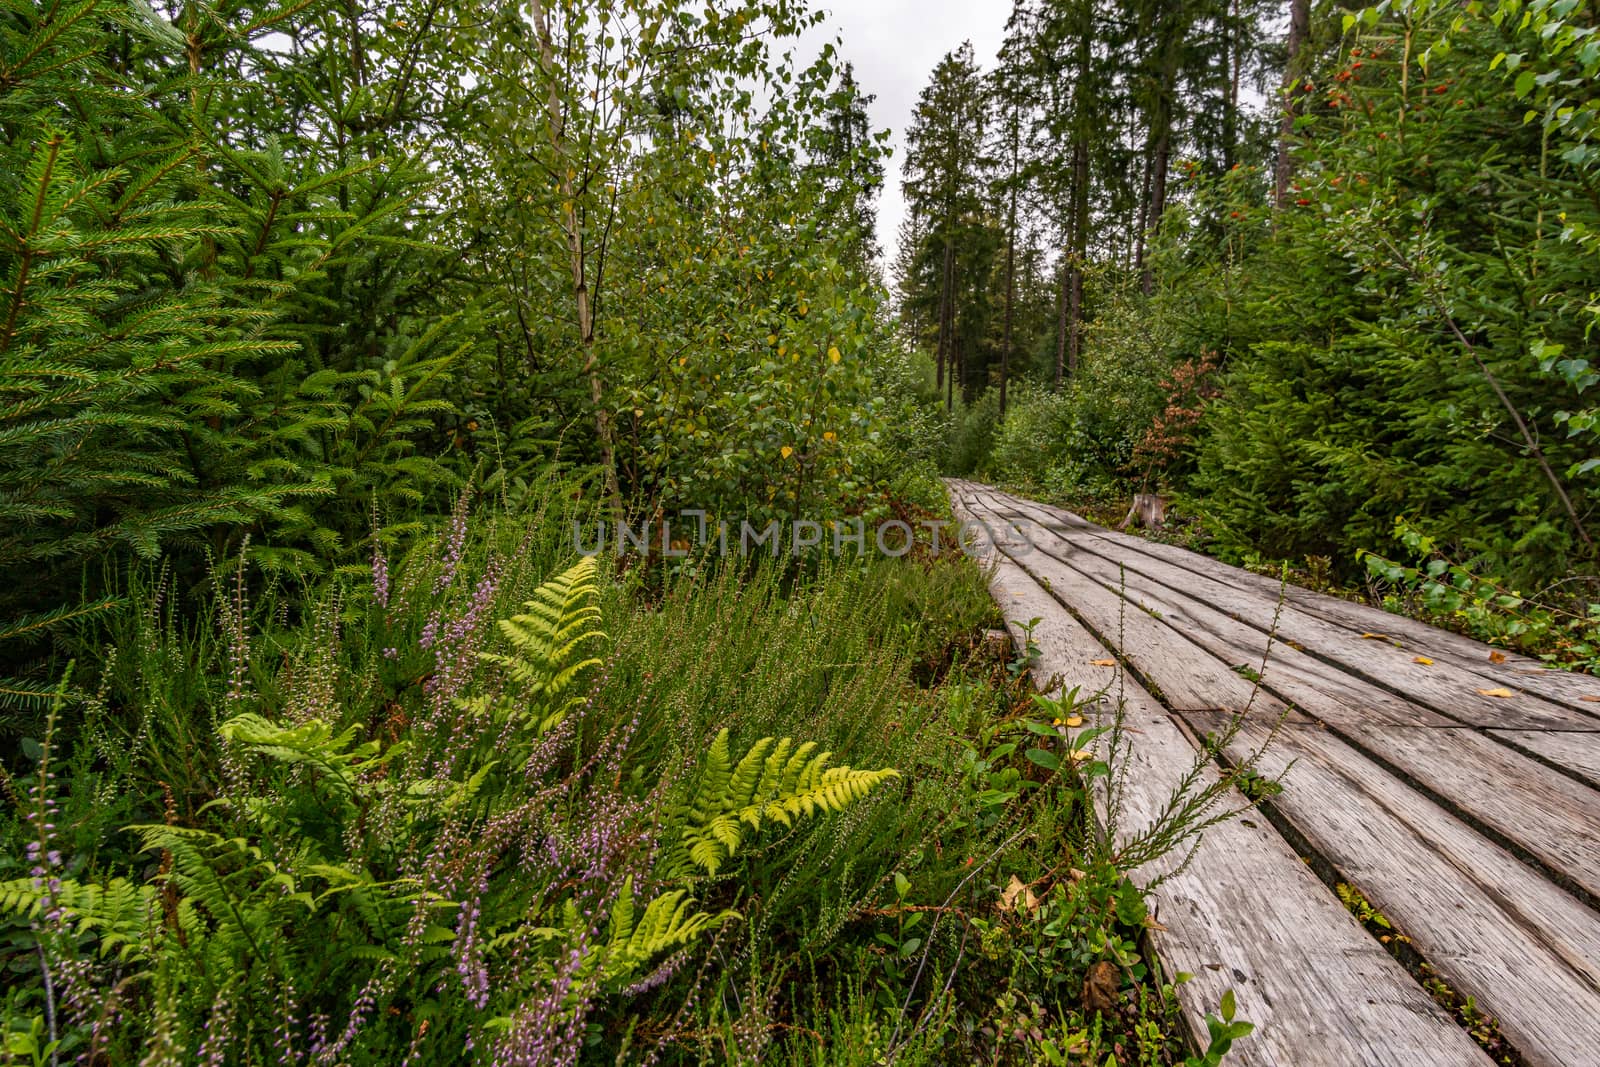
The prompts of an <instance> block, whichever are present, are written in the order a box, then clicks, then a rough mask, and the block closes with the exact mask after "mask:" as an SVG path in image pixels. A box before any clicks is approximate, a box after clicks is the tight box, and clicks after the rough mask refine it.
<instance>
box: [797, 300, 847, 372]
mask: <svg viewBox="0 0 1600 1067" xmlns="http://www.w3.org/2000/svg"><path fill="white" fill-rule="evenodd" d="M800 314H802V315H804V314H805V310H804V309H801V311H800ZM828 362H829V363H837V362H839V350H838V349H837V348H833V347H832V346H830V347H829V348H828Z"/></svg>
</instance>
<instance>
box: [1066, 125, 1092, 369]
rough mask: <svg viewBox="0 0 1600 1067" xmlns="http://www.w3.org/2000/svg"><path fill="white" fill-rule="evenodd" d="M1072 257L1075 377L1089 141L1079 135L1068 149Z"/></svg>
mask: <svg viewBox="0 0 1600 1067" xmlns="http://www.w3.org/2000/svg"><path fill="white" fill-rule="evenodd" d="M1072 156H1073V158H1072V169H1073V179H1072V196H1073V205H1072V258H1071V260H1069V261H1068V263H1067V269H1068V270H1069V271H1070V272H1071V276H1070V278H1069V287H1068V290H1067V372H1068V373H1069V374H1071V375H1072V376H1074V377H1076V376H1077V373H1078V357H1079V356H1081V355H1082V354H1083V272H1084V269H1085V268H1086V267H1087V266H1088V265H1089V142H1088V139H1087V137H1086V136H1085V137H1080V138H1079V139H1078V143H1077V144H1076V145H1074V146H1073V150H1072Z"/></svg>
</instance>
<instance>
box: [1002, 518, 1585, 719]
mask: <svg viewBox="0 0 1600 1067" xmlns="http://www.w3.org/2000/svg"><path fill="white" fill-rule="evenodd" d="M980 499H982V498H980ZM984 507H986V508H987V509H988V510H989V511H990V513H992V514H995V515H1000V516H1004V515H1007V514H1013V515H1018V516H1022V517H1025V518H1031V519H1033V521H1035V522H1037V521H1039V516H1040V515H1041V514H1042V512H1041V509H1039V508H1038V507H1037V506H1036V505H1033V504H1031V503H1029V502H1026V501H1020V500H1017V499H1016V498H1014V497H1007V498H1000V502H999V503H990V502H989V501H988V500H984ZM1057 525H1058V526H1059V524H1057ZM1109 534H1110V531H1101V530H1098V528H1083V529H1078V530H1075V532H1074V533H1072V534H1071V535H1068V536H1063V538H1062V539H1063V541H1064V542H1065V544H1066V546H1068V548H1067V549H1066V551H1069V552H1070V553H1087V554H1092V555H1096V556H1098V557H1099V558H1101V559H1103V560H1107V561H1110V562H1112V563H1113V564H1114V565H1116V566H1119V567H1123V568H1126V569H1127V570H1128V571H1130V572H1132V573H1137V574H1139V575H1141V576H1143V577H1146V578H1149V579H1151V580H1152V581H1155V582H1157V583H1159V584H1161V585H1164V586H1166V587H1167V588H1169V589H1172V590H1175V591H1180V592H1182V593H1183V594H1184V595H1186V596H1188V597H1189V598H1190V599H1193V600H1195V601H1198V602H1200V603H1203V604H1206V605H1208V606H1210V607H1212V608H1213V609H1215V610H1217V611H1220V612H1222V613H1224V614H1226V615H1228V616H1230V617H1232V618H1234V619H1236V620H1237V621H1240V622H1244V623H1246V624H1248V625H1251V626H1254V627H1256V628H1257V629H1260V630H1262V631H1265V630H1267V629H1270V628H1271V626H1272V620H1273V617H1274V612H1275V611H1276V616H1277V620H1278V623H1277V625H1278V629H1277V632H1278V636H1279V637H1280V638H1282V639H1283V641H1284V642H1285V643H1287V644H1290V645H1292V646H1293V647H1296V648H1298V649H1300V650H1303V651H1304V652H1306V653H1307V654H1309V655H1311V656H1314V657H1316V658H1319V659H1322V660H1324V661H1325V662H1328V663H1331V664H1333V665H1334V666H1336V667H1338V668H1339V669H1340V670H1341V671H1342V672H1344V673H1346V674H1350V675H1352V676H1353V677H1355V678H1357V679H1359V680H1361V681H1364V682H1367V683H1369V684H1371V685H1375V686H1378V687H1380V688H1385V689H1389V690H1391V691H1393V692H1395V693H1397V694H1399V695H1400V696H1402V697H1403V698H1405V699H1406V700H1409V701H1411V702H1412V703H1415V704H1418V705H1421V706H1423V707H1426V708H1428V709H1430V710H1432V711H1434V712H1437V713H1438V714H1440V715H1443V716H1445V717H1447V718H1449V719H1452V720H1454V721H1455V722H1457V723H1461V724H1465V725H1470V726H1478V727H1483V728H1498V729H1552V730H1596V729H1600V718H1596V717H1595V716H1594V715H1591V714H1590V713H1588V712H1584V711H1578V710H1575V709H1574V708H1573V707H1571V706H1569V705H1568V704H1566V703H1563V702H1560V701H1554V700H1550V699H1547V698H1545V697H1542V696H1539V695H1536V694H1534V693H1532V692H1529V691H1528V690H1527V689H1526V688H1523V689H1522V690H1521V691H1518V687H1517V686H1516V685H1515V683H1513V682H1509V681H1505V680H1504V679H1502V678H1499V677H1498V676H1494V675H1491V674H1489V673H1487V672H1485V671H1480V670H1477V669H1467V668H1465V667H1462V666H1461V665H1460V664H1458V663H1457V662H1455V661H1454V660H1452V659H1449V658H1448V657H1447V658H1446V659H1444V660H1440V659H1436V658H1434V657H1433V656H1431V655H1426V654H1425V653H1422V652H1419V651H1417V650H1416V649H1413V648H1408V647H1402V646H1401V645H1398V644H1396V643H1395V641H1394V640H1393V639H1392V635H1386V636H1373V637H1364V636H1363V634H1375V635H1377V634H1386V632H1385V631H1363V630H1355V629H1351V628H1350V627H1348V626H1343V625H1340V624H1338V623H1334V622H1330V621H1328V620H1327V619H1325V618H1322V617H1320V616H1318V615H1315V614H1312V613H1309V612H1307V611H1305V610H1303V609H1301V608H1299V607H1297V606H1295V605H1293V604H1291V603H1288V602H1285V604H1284V605H1283V607H1282V609H1281V610H1277V606H1276V592H1275V593H1274V599H1273V600H1272V601H1267V600H1264V598H1263V595H1262V592H1261V591H1260V590H1259V589H1244V588H1240V587H1239V586H1238V585H1234V584H1231V583H1230V581H1229V580H1227V579H1226V576H1224V577H1213V576H1211V575H1209V574H1202V573H1199V572H1196V571H1193V570H1189V569H1187V568H1183V567H1178V566H1176V565H1174V564H1171V563H1168V562H1166V561H1164V560H1161V559H1157V558H1156V557H1154V556H1152V555H1148V554H1144V553H1140V552H1136V551H1132V550H1129V551H1122V550H1121V548H1119V547H1118V546H1119V544H1120V542H1112V541H1110V540H1108V536H1107V535H1109ZM1045 536H1050V535H1048V534H1047V535H1045ZM1115 536H1117V537H1119V538H1121V537H1126V535H1120V534H1119V535H1115ZM1130 540H1138V539H1137V538H1130ZM1161 547H1163V548H1169V547H1170V546H1161ZM1178 551H1183V550H1181V549H1180V550H1178ZM1186 555H1190V556H1194V555H1195V554H1194V553H1186ZM1069 558H1070V556H1069ZM1197 558H1203V557H1197ZM1206 562H1207V563H1210V564H1215V565H1216V566H1219V567H1225V566H1226V565H1225V564H1217V563H1216V561H1211V560H1208V561H1206ZM1227 570H1228V571H1234V572H1237V574H1239V575H1244V574H1247V573H1248V572H1246V571H1242V570H1239V569H1238V568H1227ZM1488 652H1489V649H1488V648H1487V646H1484V657H1485V660H1484V664H1485V666H1486V667H1487V666H1490V665H1489V664H1488V662H1487V656H1488ZM1419 655H1421V656H1423V657H1424V658H1425V659H1429V660H1432V662H1430V663H1420V662H1418V660H1417V658H1418V656H1419ZM1502 687H1503V688H1509V689H1512V690H1513V692H1512V695H1511V696H1510V697H1509V698H1503V697H1498V696H1492V695H1488V694H1487V693H1486V691H1492V690H1497V689H1500V688H1502ZM1597 706H1600V705H1597ZM1174 710H1178V709H1174Z"/></svg>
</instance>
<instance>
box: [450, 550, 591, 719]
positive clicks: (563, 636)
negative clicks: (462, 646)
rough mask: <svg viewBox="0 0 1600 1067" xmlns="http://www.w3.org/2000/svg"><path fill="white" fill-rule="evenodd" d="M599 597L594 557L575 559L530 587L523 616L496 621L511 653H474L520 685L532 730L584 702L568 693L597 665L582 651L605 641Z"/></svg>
mask: <svg viewBox="0 0 1600 1067" xmlns="http://www.w3.org/2000/svg"><path fill="white" fill-rule="evenodd" d="M599 596H600V584H599V568H598V566H597V565H596V563H595V560H594V559H593V558H592V557H587V558H584V559H582V560H579V561H578V562H577V563H576V564H574V565H573V566H572V567H570V568H568V569H567V570H566V571H564V572H562V573H561V574H558V575H557V576H556V577H554V578H552V579H550V580H549V581H547V582H545V583H544V584H543V585H541V586H539V588H538V589H536V590H534V594H533V599H532V600H530V601H528V602H527V603H526V604H524V605H523V606H524V607H525V608H527V609H528V610H527V611H526V612H525V613H524V614H521V615H513V616H512V617H511V618H509V619H502V620H500V623H499V629H500V632H501V633H502V634H503V635H504V636H505V638H506V640H507V641H509V642H510V644H511V647H512V649H513V651H512V652H511V654H510V655H499V654H497V653H492V652H480V653H479V654H478V656H479V658H480V659H482V660H484V661H485V662H487V663H493V664H495V665H496V666H498V667H500V668H502V669H503V670H504V671H505V672H506V674H507V676H508V677H509V678H510V679H511V681H512V682H513V683H515V684H516V685H518V686H521V687H522V688H523V694H522V695H523V697H524V699H525V700H526V701H527V704H528V708H527V711H526V712H523V713H520V714H519V717H521V718H524V719H525V720H526V721H527V722H528V723H530V724H531V725H532V726H533V728H534V731H535V732H536V733H540V734H542V733H545V732H547V731H549V730H551V729H552V728H554V727H555V725H556V724H557V723H559V722H560V721H561V720H562V719H563V718H565V717H566V714H567V712H569V711H571V710H572V708H574V707H575V706H577V705H578V704H580V703H582V701H583V698H582V697H581V696H579V695H576V694H574V693H573V692H572V690H573V688H574V687H575V685H576V683H577V680H578V677H579V676H580V675H581V674H583V672H585V671H586V670H588V669H589V668H590V667H597V666H599V665H600V660H599V659H598V658H596V657H593V656H583V655H582V653H581V650H582V649H583V648H584V646H586V645H587V644H589V643H590V642H593V641H604V640H606V639H607V638H606V634H605V633H604V632H603V631H602V630H601V629H600V626H599V623H600V618H601V615H600V606H599V604H598V603H596V601H597V600H598V599H599Z"/></svg>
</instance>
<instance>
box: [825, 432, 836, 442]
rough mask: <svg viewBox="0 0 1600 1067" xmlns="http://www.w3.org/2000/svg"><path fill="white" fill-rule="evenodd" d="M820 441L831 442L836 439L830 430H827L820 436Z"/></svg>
mask: <svg viewBox="0 0 1600 1067" xmlns="http://www.w3.org/2000/svg"><path fill="white" fill-rule="evenodd" d="M822 439H823V440H824V441H833V440H836V439H837V438H836V436H835V434H834V432H833V431H832V430H829V431H828V432H827V433H825V434H823V435H822Z"/></svg>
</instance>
